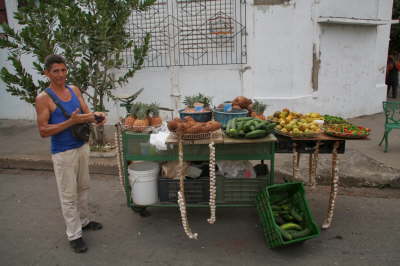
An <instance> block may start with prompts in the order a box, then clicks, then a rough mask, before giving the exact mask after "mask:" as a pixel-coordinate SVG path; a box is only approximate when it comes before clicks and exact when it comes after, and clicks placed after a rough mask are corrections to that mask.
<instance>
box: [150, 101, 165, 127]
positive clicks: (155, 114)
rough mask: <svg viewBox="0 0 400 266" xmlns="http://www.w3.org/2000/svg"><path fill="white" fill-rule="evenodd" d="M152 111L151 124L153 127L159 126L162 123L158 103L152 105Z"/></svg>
mask: <svg viewBox="0 0 400 266" xmlns="http://www.w3.org/2000/svg"><path fill="white" fill-rule="evenodd" d="M150 112H151V122H150V125H151V126H153V127H159V126H160V125H161V123H162V120H161V118H160V107H159V106H158V104H156V103H153V104H151V105H150Z"/></svg>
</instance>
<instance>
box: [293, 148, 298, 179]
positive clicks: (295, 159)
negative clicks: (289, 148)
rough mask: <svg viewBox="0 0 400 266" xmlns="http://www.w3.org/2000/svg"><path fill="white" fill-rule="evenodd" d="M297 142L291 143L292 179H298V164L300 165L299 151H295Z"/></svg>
mask: <svg viewBox="0 0 400 266" xmlns="http://www.w3.org/2000/svg"><path fill="white" fill-rule="evenodd" d="M296 148H297V144H296V143H293V179H295V180H298V179H299V165H300V153H299V152H297V149H296Z"/></svg>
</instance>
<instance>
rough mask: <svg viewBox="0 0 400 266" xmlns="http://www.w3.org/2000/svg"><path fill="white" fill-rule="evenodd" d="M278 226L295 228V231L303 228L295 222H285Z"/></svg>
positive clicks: (285, 228) (286, 228) (284, 228)
mask: <svg viewBox="0 0 400 266" xmlns="http://www.w3.org/2000/svg"><path fill="white" fill-rule="evenodd" d="M280 228H281V229H282V230H297V231H301V230H303V228H302V227H301V226H300V225H298V224H295V223H285V224H282V225H281V226H280Z"/></svg>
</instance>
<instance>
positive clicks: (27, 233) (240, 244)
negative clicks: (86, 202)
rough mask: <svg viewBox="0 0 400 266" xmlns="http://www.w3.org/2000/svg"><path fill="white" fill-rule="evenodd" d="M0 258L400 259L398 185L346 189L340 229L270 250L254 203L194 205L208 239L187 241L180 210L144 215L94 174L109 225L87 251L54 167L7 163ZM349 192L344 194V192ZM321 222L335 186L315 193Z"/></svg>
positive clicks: (79, 261)
mask: <svg viewBox="0 0 400 266" xmlns="http://www.w3.org/2000/svg"><path fill="white" fill-rule="evenodd" d="M0 184H1V186H0V224H1V227H0V239H1V243H0V260H1V261H0V264H1V265H3V266H4V265H41V266H42V265H68V266H70V265H174V266H175V265H185V266H186V265H289V264H293V265H307V266H310V265H316V266H317V265H318V266H320V265H400V253H399V246H400V223H399V222H398V217H400V208H399V206H400V205H399V204H400V199H399V198H400V191H399V190H393V189H383V190H377V189H356V188H351V189H350V188H348V189H343V190H342V193H341V194H340V195H339V197H338V200H337V208H336V213H335V217H334V221H333V224H332V228H331V229H329V230H327V231H323V232H322V233H321V236H320V237H319V238H316V239H313V240H310V241H307V242H305V243H304V244H302V245H297V246H291V247H286V248H283V249H277V250H271V249H269V248H267V247H266V245H265V243H264V239H263V234H262V229H261V227H260V225H259V221H258V216H257V213H256V211H255V209H253V208H241V209H234V208H229V209H217V222H216V224H215V225H209V224H208V223H207V222H206V218H208V215H209V211H208V209H197V208H196V209H190V210H189V221H190V224H191V227H192V230H193V231H194V232H197V233H199V236H200V239H199V240H197V241H195V240H189V239H187V237H186V236H185V234H184V232H183V229H182V226H181V224H180V222H179V221H180V219H179V213H178V211H177V209H175V208H155V209H150V211H151V212H152V216H151V217H148V218H141V217H139V216H137V215H136V214H134V213H133V212H132V211H131V210H130V209H129V208H127V207H126V202H125V198H124V194H123V193H122V190H121V187H120V185H119V182H118V180H117V178H116V177H114V176H100V175H95V176H93V178H92V188H91V189H92V190H91V191H92V194H91V204H90V208H91V212H92V214H93V215H94V216H95V217H96V220H98V221H101V222H102V223H103V224H104V228H103V230H101V231H98V232H88V233H85V234H84V238H85V239H86V241H87V243H88V245H89V251H88V253H86V254H75V253H73V252H72V250H71V249H70V247H69V245H68V242H67V240H66V238H65V235H64V223H63V220H62V217H61V211H60V208H59V202H58V197H57V193H56V183H55V179H54V176H53V174H52V173H51V172H40V171H33V172H26V171H17V170H0ZM343 191H344V192H343ZM308 199H309V202H310V206H311V208H312V211H313V214H314V216H315V219H316V221H317V223H318V224H321V223H322V221H323V218H324V215H325V213H326V208H327V202H328V188H327V187H319V188H318V191H317V192H309V193H308Z"/></svg>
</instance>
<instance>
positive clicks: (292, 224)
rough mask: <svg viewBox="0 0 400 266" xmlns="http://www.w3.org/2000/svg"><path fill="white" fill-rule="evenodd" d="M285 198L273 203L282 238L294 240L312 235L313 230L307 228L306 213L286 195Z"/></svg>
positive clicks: (272, 207) (273, 212)
mask: <svg viewBox="0 0 400 266" xmlns="http://www.w3.org/2000/svg"><path fill="white" fill-rule="evenodd" d="M284 196H285V197H277V198H276V199H275V200H273V201H271V209H272V214H273V216H274V220H275V223H276V224H277V225H278V226H279V230H280V232H281V234H282V237H283V238H284V239H285V240H294V239H296V238H300V237H305V236H307V235H310V234H311V230H310V228H308V227H307V226H306V219H305V213H304V211H302V210H300V209H299V208H297V206H295V204H293V203H294V201H293V200H291V198H288V197H287V195H286V194H285V195H284Z"/></svg>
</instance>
